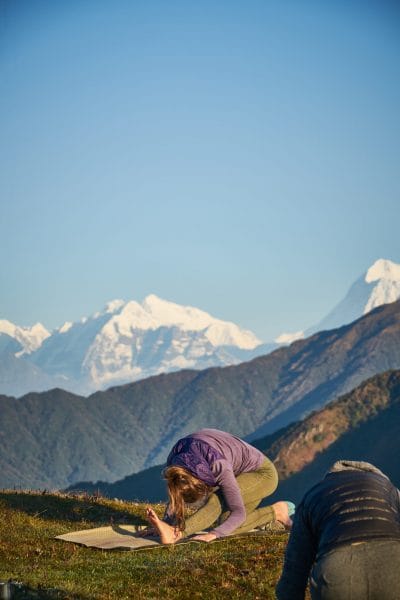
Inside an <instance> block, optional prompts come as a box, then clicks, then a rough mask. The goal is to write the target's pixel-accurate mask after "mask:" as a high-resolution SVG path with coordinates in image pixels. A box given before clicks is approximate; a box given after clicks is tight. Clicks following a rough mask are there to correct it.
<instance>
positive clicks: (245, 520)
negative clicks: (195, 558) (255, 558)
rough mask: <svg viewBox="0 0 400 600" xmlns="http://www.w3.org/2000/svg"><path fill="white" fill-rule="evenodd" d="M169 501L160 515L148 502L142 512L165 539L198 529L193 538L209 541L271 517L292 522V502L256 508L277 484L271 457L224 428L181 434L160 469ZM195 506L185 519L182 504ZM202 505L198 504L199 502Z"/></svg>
mask: <svg viewBox="0 0 400 600" xmlns="http://www.w3.org/2000/svg"><path fill="white" fill-rule="evenodd" d="M164 477H165V479H166V482H167V487H168V496H169V502H168V505H167V509H166V512H165V515H164V518H163V519H160V518H159V517H158V516H157V515H156V513H155V512H154V510H153V509H152V508H147V511H146V515H147V519H148V521H149V523H150V524H151V526H152V530H147V534H149V533H151V531H152V532H153V533H154V530H155V531H156V532H157V533H158V535H159V536H160V539H161V542H162V543H163V544H174V543H175V542H178V541H179V540H180V539H182V538H185V537H188V536H191V535H193V534H194V533H196V532H199V531H204V530H209V528H210V527H211V526H212V525H213V524H214V523H215V522H216V521H218V524H217V525H216V526H215V527H214V528H213V529H212V530H211V531H207V533H203V534H200V535H196V536H195V538H194V539H197V540H201V541H205V542H210V541H212V540H214V539H216V538H219V537H224V536H227V535H229V534H231V533H233V532H234V533H235V534H238V533H244V532H246V531H249V530H250V529H253V528H255V527H262V526H264V525H266V524H268V523H271V522H272V521H274V520H276V521H280V522H281V523H283V525H285V526H286V527H290V526H291V524H292V521H291V518H290V516H291V514H292V513H293V511H294V506H293V504H292V503H291V502H284V501H282V502H275V504H273V505H271V506H265V507H262V508H257V507H258V505H259V504H260V502H261V500H263V498H265V497H267V496H269V495H271V494H272V493H273V492H274V491H275V489H276V487H277V485H278V475H277V472H276V469H275V467H274V465H273V464H272V462H271V461H270V460H269V459H268V458H267V457H266V456H264V454H262V452H260V451H259V450H257V449H256V448H254V447H253V446H251V445H250V444H248V443H246V442H244V441H243V440H241V439H240V438H238V437H235V436H233V435H231V434H229V433H226V432H224V431H219V430H217V429H202V430H201V431H198V432H196V433H192V434H191V435H189V436H187V437H184V438H182V439H180V440H179V441H178V442H177V443H176V444H175V446H174V447H173V448H172V450H171V452H170V454H169V456H168V459H167V467H166V469H165V471H164ZM187 504H189V505H191V504H194V506H195V508H196V507H197V510H195V512H194V513H193V514H191V515H190V516H189V517H188V518H186V519H185V507H186V505H187ZM199 505H200V507H199Z"/></svg>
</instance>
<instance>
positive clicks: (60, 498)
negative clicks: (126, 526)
mask: <svg viewBox="0 0 400 600" xmlns="http://www.w3.org/2000/svg"><path fill="white" fill-rule="evenodd" d="M1 505H2V506H4V507H5V508H11V509H14V510H18V511H23V512H25V513H26V514H28V515H31V516H34V517H40V518H41V519H51V520H60V521H65V520H67V521H72V522H78V521H85V522H87V523H95V524H100V525H101V524H102V523H107V524H110V523H113V522H114V521H118V523H130V524H131V525H141V524H145V523H146V521H145V520H144V519H143V518H142V517H141V515H140V511H138V512H137V514H135V512H134V506H133V505H132V511H130V510H127V509H125V508H123V507H121V508H120V509H119V508H117V507H114V506H110V505H107V504H106V503H105V502H104V501H103V502H102V500H101V498H98V497H95V496H87V497H70V496H66V495H56V494H54V493H51V494H47V493H46V492H43V493H27V492H12V491H4V492H0V506H1ZM146 524H147V523H146ZM0 598H1V596H0Z"/></svg>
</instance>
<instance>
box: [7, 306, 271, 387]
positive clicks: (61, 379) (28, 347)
mask: <svg viewBox="0 0 400 600" xmlns="http://www.w3.org/2000/svg"><path fill="white" fill-rule="evenodd" d="M1 323H8V322H6V321H3V322H0V324H1ZM40 327H41V326H40ZM0 331H2V329H1V328H0ZM3 331H4V333H6V334H7V340H4V341H3V345H4V347H7V345H8V344H9V342H10V336H11V337H12V338H14V339H15V340H16V341H18V342H19V343H21V344H22V342H23V344H24V345H23V346H21V347H20V346H18V347H17V354H16V356H17V357H21V356H22V357H23V358H24V362H21V364H20V365H19V373H20V377H19V378H18V379H15V382H14V387H12V382H11V381H10V377H8V378H7V383H6V382H5V381H4V380H3V379H1V371H0V392H3V393H13V394H15V395H18V396H19V395H21V394H23V393H27V392H29V391H43V390H46V389H49V388H51V387H56V386H60V387H62V388H63V389H66V390H69V391H73V392H75V393H80V394H88V393H90V392H93V391H95V390H98V389H105V388H107V387H109V386H110V385H112V384H114V385H115V384H122V383H126V382H129V381H135V380H137V379H144V378H146V377H149V376H151V375H155V374H158V373H162V372H170V371H176V370H179V369H183V368H195V369H204V368H207V367H210V366H223V365H230V364H235V363H238V362H241V361H243V360H246V359H250V358H253V357H254V356H255V355H256V354H261V353H265V352H268V350H270V349H271V348H272V347H274V345H271V346H268V345H263V344H261V341H260V340H258V339H257V338H256V336H255V335H254V334H253V333H251V332H250V331H246V330H243V329H241V328H239V327H238V326H237V325H235V324H234V323H230V322H226V321H221V320H219V319H216V318H214V317H212V316H211V315H209V314H208V313H206V312H204V311H202V310H199V309H198V308H193V307H190V306H180V305H178V304H174V303H172V302H167V301H165V300H161V299H160V298H158V297H157V296H154V295H150V296H148V297H147V298H146V299H145V300H144V302H143V303H142V304H139V303H137V302H134V301H130V302H126V303H125V302H123V301H122V300H115V301H113V302H110V303H109V304H108V305H107V306H106V308H105V309H104V311H102V312H99V313H96V314H95V315H93V316H92V317H89V318H85V319H82V320H81V321H80V322H78V323H65V324H64V325H63V326H62V327H61V328H60V329H58V330H56V331H54V332H53V333H52V334H49V333H48V332H46V330H44V328H42V329H40V330H39V325H37V326H35V327H34V328H32V330H29V332H28V330H22V329H21V328H18V327H16V326H15V325H12V324H11V323H8V327H6V326H4V327H3ZM22 333H23V334H24V335H22ZM28 333H29V334H30V335H31V338H29V343H28ZM33 333H35V334H36V338H34V339H33ZM0 351H1V339H0ZM9 351H10V346H8V352H9ZM14 354H15V353H14ZM28 363H30V364H31V365H33V366H35V367H36V372H35V373H36V378H35V377H33V373H32V369H31V368H29V365H28ZM25 368H26V369H27V372H26V374H24V369H25ZM28 385H30V386H31V387H27V386H28Z"/></svg>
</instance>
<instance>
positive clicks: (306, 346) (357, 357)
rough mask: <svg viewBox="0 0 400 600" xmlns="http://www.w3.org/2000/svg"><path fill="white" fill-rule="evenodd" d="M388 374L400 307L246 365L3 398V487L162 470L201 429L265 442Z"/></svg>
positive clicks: (398, 361) (399, 346) (395, 361)
mask: <svg viewBox="0 0 400 600" xmlns="http://www.w3.org/2000/svg"><path fill="white" fill-rule="evenodd" d="M388 369H400V302H399V301H398V302H395V303H392V304H387V305H384V306H382V307H379V308H377V309H374V310H373V311H372V312H370V313H368V314H367V315H366V316H365V317H363V318H361V319H358V320H357V321H355V322H354V323H352V324H350V325H347V326H345V327H341V328H339V329H336V330H332V331H325V332H322V333H318V334H315V335H313V336H312V337H310V338H308V339H307V340H300V341H298V342H295V343H294V344H292V345H291V346H289V347H283V348H280V349H278V350H276V351H274V352H272V353H271V354H269V355H267V356H262V357H259V358H256V359H253V360H252V361H250V362H247V363H242V364H240V365H235V366H229V367H224V368H210V369H207V370H204V371H189V370H182V371H178V372H176V373H170V374H167V375H159V376H155V377H150V378H148V379H145V380H142V381H137V382H135V383H130V384H126V385H124V386H119V387H114V388H111V389H109V390H107V391H106V392H98V393H96V394H93V395H91V396H89V397H88V398H82V397H80V396H75V395H73V394H68V393H67V392H63V391H62V390H52V391H51V392H47V393H42V394H28V395H27V396H24V397H22V398H19V399H15V398H7V397H0V415H1V425H0V430H1V435H0V449H1V452H0V486H13V485H21V486H23V487H27V486H28V487H29V486H31V487H66V486H68V485H70V484H73V483H75V482H77V481H94V482H95V481H98V480H99V479H101V480H103V481H109V482H112V481H115V480H118V479H121V478H123V477H125V476H127V475H131V474H132V473H135V472H137V471H140V470H142V469H144V468H147V467H150V466H154V465H157V464H161V463H162V462H163V461H164V460H165V458H166V456H167V453H168V450H169V448H170V446H171V445H172V443H173V442H174V441H175V440H176V439H178V438H179V437H181V436H182V435H185V434H187V433H190V432H191V431H195V430H196V429H199V428H201V427H217V428H220V429H225V430H227V431H231V432H232V433H235V434H237V435H241V436H249V439H257V438H261V437H263V436H265V435H266V434H269V433H272V432H274V431H276V430H277V429H279V428H281V427H284V426H286V425H288V424H289V423H291V422H294V421H298V420H300V419H302V418H304V416H306V415H307V414H309V413H310V412H312V411H313V410H316V409H319V408H321V407H322V406H324V405H325V404H326V403H327V402H329V401H330V400H333V399H335V398H337V397H338V396H339V395H341V394H344V393H346V392H348V391H350V390H351V389H353V388H354V387H356V386H357V385H359V384H360V383H361V382H362V381H364V380H365V379H367V378H368V377H371V376H372V375H375V374H377V373H381V372H384V371H386V370H388ZM250 434H252V435H250Z"/></svg>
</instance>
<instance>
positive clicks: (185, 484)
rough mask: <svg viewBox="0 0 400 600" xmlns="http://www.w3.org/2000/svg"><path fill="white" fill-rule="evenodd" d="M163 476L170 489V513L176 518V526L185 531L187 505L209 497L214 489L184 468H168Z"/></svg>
mask: <svg viewBox="0 0 400 600" xmlns="http://www.w3.org/2000/svg"><path fill="white" fill-rule="evenodd" d="M163 475H164V479H165V480H166V481H167V488H168V497H169V503H168V508H169V511H168V512H169V514H171V516H172V517H173V518H174V521H175V526H176V527H177V528H178V529H179V530H180V531H183V530H184V529H185V505H186V504H192V503H193V502H196V501H197V500H200V498H202V497H204V496H207V495H208V494H209V493H210V491H211V489H212V488H211V487H210V486H209V485H207V484H206V483H204V481H201V479H198V478H197V477H195V476H194V475H192V474H191V473H190V471H188V470H187V469H184V468H183V467H175V466H171V467H167V468H166V469H164V473H163Z"/></svg>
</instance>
